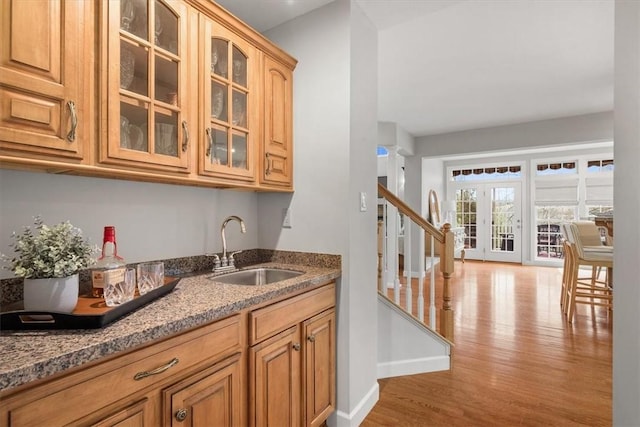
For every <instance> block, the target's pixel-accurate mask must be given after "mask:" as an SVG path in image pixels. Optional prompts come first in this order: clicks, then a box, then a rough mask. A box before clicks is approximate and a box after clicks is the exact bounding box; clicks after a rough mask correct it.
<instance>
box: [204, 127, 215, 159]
mask: <svg viewBox="0 0 640 427" xmlns="http://www.w3.org/2000/svg"><path fill="white" fill-rule="evenodd" d="M205 132H206V134H207V140H208V141H209V143H208V144H207V152H206V153H205V156H206V157H209V156H211V146H212V145H213V137H212V136H211V134H212V132H211V128H207V130H206V131H205Z"/></svg>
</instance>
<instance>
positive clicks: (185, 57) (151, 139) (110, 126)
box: [100, 0, 192, 173]
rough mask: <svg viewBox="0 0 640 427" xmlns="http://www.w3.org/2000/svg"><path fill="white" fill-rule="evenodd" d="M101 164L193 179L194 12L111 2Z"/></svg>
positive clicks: (138, 0)
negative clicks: (191, 88) (190, 22)
mask: <svg viewBox="0 0 640 427" xmlns="http://www.w3.org/2000/svg"><path fill="white" fill-rule="evenodd" d="M102 7H103V13H102V16H103V21H102V34H101V39H102V40H103V50H102V53H101V57H102V62H101V67H100V68H101V71H102V73H101V84H102V86H101V93H102V96H103V99H105V100H106V103H103V104H102V105H101V126H102V128H101V133H100V134H101V143H100V144H101V145H100V161H101V162H102V163H110V164H118V165H126V166H133V167H134V168H136V169H138V168H144V169H160V170H166V171H172V172H182V173H187V172H188V167H189V157H190V156H189V143H190V141H189V139H190V133H189V130H190V126H192V124H191V123H190V116H189V108H188V106H189V102H188V100H189V99H190V96H192V94H188V93H187V81H188V79H190V78H192V77H191V76H190V75H189V72H190V71H191V70H190V69H189V67H188V63H189V34H188V32H187V31H188V29H187V22H188V10H189V9H188V7H187V5H186V4H185V3H184V2H181V1H177V0H121V1H119V2H116V1H110V0H104V1H103V2H102Z"/></svg>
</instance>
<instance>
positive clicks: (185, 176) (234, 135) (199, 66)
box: [0, 0, 296, 191]
mask: <svg viewBox="0 0 640 427" xmlns="http://www.w3.org/2000/svg"><path fill="white" fill-rule="evenodd" d="M0 23H1V26H0V34H1V35H2V39H1V40H0V46H1V50H0V105H1V106H2V107H1V109H0V165H5V164H7V165H11V166H18V167H23V168H27V169H39V170H53V171H56V172H63V173H65V172H66V173H73V174H82V175H90V176H107V177H114V178H124V179H134V180H145V181H151V182H163V183H176V184H183V185H197V186H208V187H231V188H245V189H253V190H265V191H292V190H293V182H292V170H293V152H292V147H293V137H292V87H293V78H292V77H293V69H294V68H295V66H296V60H295V59H294V58H292V57H291V56H289V55H288V54H287V53H286V52H284V51H282V50H281V49H279V48H278V47H277V46H275V45H274V44H273V43H271V42H270V41H268V40H267V39H265V38H264V37H263V36H262V35H260V34H259V33H257V32H256V31H255V30H253V29H251V28H250V27H248V26H247V25H246V24H244V23H243V22H242V21H240V20H238V19H237V18H236V17H234V16H233V15H231V14H230V13H228V12H227V11H226V10H224V9H223V8H221V7H220V6H219V5H217V4H216V3H215V2H213V1H211V0H101V1H99V2H89V1H77V0H56V1H51V0H30V1H24V0H3V1H0ZM34 25H35V27H34ZM36 27H37V28H36ZM28 28H29V29H30V28H33V29H37V31H35V30H34V31H26V30H25V29H28Z"/></svg>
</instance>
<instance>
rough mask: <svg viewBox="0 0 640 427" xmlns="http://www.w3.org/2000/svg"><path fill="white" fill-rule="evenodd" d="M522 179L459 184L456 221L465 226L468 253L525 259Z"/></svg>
mask: <svg viewBox="0 0 640 427" xmlns="http://www.w3.org/2000/svg"><path fill="white" fill-rule="evenodd" d="M521 199H522V197H521V184H520V182H515V183H514V182H508V183H476V182H473V183H471V182H464V183H458V184H457V185H456V202H457V221H458V225H459V226H463V227H465V233H466V241H465V249H466V257H467V258H469V259H478V260H486V261H503V262H522V203H521Z"/></svg>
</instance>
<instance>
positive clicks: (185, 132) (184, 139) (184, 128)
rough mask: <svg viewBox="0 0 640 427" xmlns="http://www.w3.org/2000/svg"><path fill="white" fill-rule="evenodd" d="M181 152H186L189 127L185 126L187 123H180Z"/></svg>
mask: <svg viewBox="0 0 640 427" xmlns="http://www.w3.org/2000/svg"><path fill="white" fill-rule="evenodd" d="M182 131H183V136H182V152H183V153H185V152H186V151H187V146H188V145H189V127H188V126H187V121H186V120H183V121H182Z"/></svg>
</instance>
